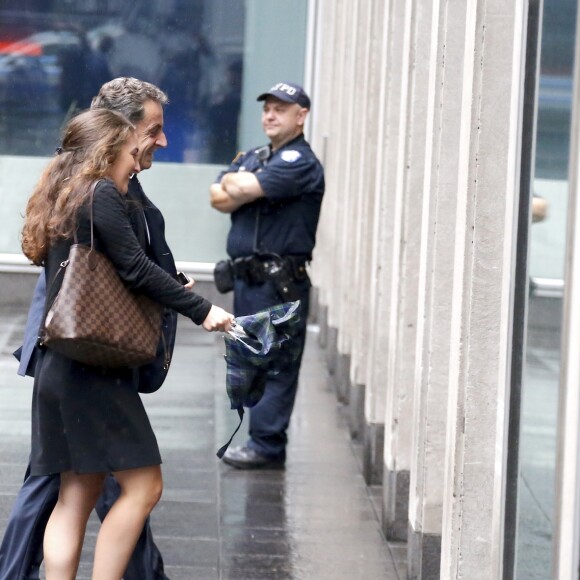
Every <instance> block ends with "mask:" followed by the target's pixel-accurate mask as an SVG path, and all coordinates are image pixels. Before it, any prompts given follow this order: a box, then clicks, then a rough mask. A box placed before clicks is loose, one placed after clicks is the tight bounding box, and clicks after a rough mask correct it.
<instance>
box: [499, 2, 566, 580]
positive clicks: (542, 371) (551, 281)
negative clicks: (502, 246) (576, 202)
mask: <svg viewBox="0 0 580 580" xmlns="http://www.w3.org/2000/svg"><path fill="white" fill-rule="evenodd" d="M575 24H576V2H575V1H574V0H553V1H552V2H544V14H543V21H542V44H541V58H540V83H539V94H538V117H537V133H536V139H537V141H536V162H535V179H534V182H533V183H534V188H533V193H534V196H536V199H535V200H534V207H535V210H534V211H533V214H535V215H534V222H535V223H533V225H532V227H531V233H530V243H531V252H530V263H529V267H530V273H531V276H532V282H531V285H530V300H529V311H528V320H527V347H526V353H525V354H526V356H525V363H524V372H523V384H522V397H521V423H520V425H521V426H520V440H519V474H518V486H517V489H518V499H517V524H516V529H517V533H516V553H515V575H514V577H515V578H516V579H518V580H545V579H546V578H551V577H552V556H553V553H552V549H553V547H552V535H553V522H554V516H555V469H556V447H557V430H558V394H559V375H560V341H561V318H562V285H561V279H562V278H563V275H564V254H565V246H566V211H567V203H568V160H569V146H570V129H571V126H570V123H571V103H572V75H573V60H574V45H575V39H576V30H575ZM537 196H539V198H538V197H537ZM538 201H540V203H538ZM558 281H559V282H560V284H558V283H557V282H558ZM510 577H511V576H510Z"/></svg>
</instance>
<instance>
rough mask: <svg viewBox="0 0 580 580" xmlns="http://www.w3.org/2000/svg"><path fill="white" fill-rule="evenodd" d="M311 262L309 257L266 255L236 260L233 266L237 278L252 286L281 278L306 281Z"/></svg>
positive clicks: (233, 261)
mask: <svg viewBox="0 0 580 580" xmlns="http://www.w3.org/2000/svg"><path fill="white" fill-rule="evenodd" d="M309 261H310V258H309V256H290V255H289V256H278V255H276V254H265V255H251V256H243V257H241V258H236V259H235V260H231V265H232V271H233V274H234V277H235V278H241V279H243V280H244V281H245V282H246V283H247V284H250V285H258V284H263V283H264V282H265V281H266V280H268V279H278V278H280V277H281V276H285V277H288V278H289V279H290V280H292V281H295V282H299V281H302V280H306V279H307V278H308V274H307V272H306V264H307V262H309Z"/></svg>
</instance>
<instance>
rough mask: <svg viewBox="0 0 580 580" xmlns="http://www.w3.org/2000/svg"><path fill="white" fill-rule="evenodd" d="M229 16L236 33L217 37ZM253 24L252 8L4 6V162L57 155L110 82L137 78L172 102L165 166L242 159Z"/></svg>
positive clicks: (0, 84) (57, 0)
mask: <svg viewBox="0 0 580 580" xmlns="http://www.w3.org/2000/svg"><path fill="white" fill-rule="evenodd" d="M226 11H227V14H226ZM225 16H227V20H228V22H229V23H230V26H231V28H230V30H229V31H228V32H229V33H228V34H227V35H216V34H209V33H208V32H207V31H209V30H212V29H213V27H214V26H215V23H216V22H219V21H221V20H223V19H224V17H225ZM244 17H245V14H244V3H243V2H217V3H216V2H211V1H209V0H146V1H145V0H136V1H132V2H126V1H122V0H53V1H50V0H36V1H32V0H20V1H18V2H17V1H14V0H4V1H3V2H2V7H1V8H0V155H29V156H30V155H31V156H36V155H40V156H44V155H51V154H52V152H53V150H54V146H55V144H56V143H57V142H58V139H59V130H60V127H61V126H62V125H63V123H65V122H66V119H67V118H68V117H69V116H70V115H72V114H74V112H75V111H78V110H80V109H83V108H86V107H88V106H89V105H90V101H91V98H92V96H93V95H94V94H95V93H96V92H97V91H98V88H99V87H100V85H101V84H102V83H103V82H105V81H106V80H108V79H110V78H114V77H116V76H135V77H138V78H141V79H143V80H147V81H149V82H152V83H154V84H156V85H158V86H159V87H161V88H162V89H163V90H164V91H166V92H167V93H168V95H169V99H170V104H169V105H168V107H167V109H166V125H167V133H168V134H170V135H171V139H170V142H169V147H168V148H167V149H166V150H163V151H161V150H160V151H159V152H158V154H157V157H156V158H157V160H158V161H172V162H203V163H226V162H228V161H229V160H231V159H232V158H233V157H234V155H235V153H236V151H237V139H238V117H239V113H240V93H241V81H242V53H243V43H244V37H243V33H244V32H243V31H244ZM232 30H233V31H235V33H234V34H232V33H231V31H232Z"/></svg>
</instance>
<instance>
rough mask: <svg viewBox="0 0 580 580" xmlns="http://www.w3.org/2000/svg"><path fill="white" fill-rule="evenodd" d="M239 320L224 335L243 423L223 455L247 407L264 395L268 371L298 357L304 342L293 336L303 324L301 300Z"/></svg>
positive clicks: (232, 394)
mask: <svg viewBox="0 0 580 580" xmlns="http://www.w3.org/2000/svg"><path fill="white" fill-rule="evenodd" d="M235 323H236V324H235V326H234V327H233V329H232V330H230V331H229V332H228V333H226V334H225V335H224V339H225V343H226V354H225V359H226V364H227V375H226V390H227V393H228V396H229V398H230V402H231V408H232V409H236V410H237V411H238V415H239V417H240V423H239V425H238V426H237V428H236V430H235V431H234V433H233V435H232V436H231V437H230V440H229V441H228V442H227V443H226V444H225V445H224V446H223V447H222V448H221V449H220V450H219V451H218V452H217V456H218V457H220V458H221V457H222V456H223V454H224V453H225V452H226V449H227V448H228V446H229V444H230V443H231V442H232V439H233V438H234V436H235V434H236V433H237V432H238V430H239V428H240V426H241V425H242V420H243V418H244V407H253V406H254V405H256V404H257V403H258V401H259V400H260V399H261V398H262V395H263V394H264V388H265V386H266V379H267V377H268V375H271V374H277V373H279V372H280V371H281V370H283V369H284V367H286V366H287V365H288V364H289V363H291V362H293V361H295V360H296V359H297V358H298V356H299V354H300V343H298V342H297V341H295V340H292V339H293V337H294V336H295V335H296V332H297V331H298V330H299V328H300V300H297V301H296V302H286V303H284V304H278V305H276V306H272V307H271V308H267V309H266V310H261V311H260V312H257V313H256V314H249V315H248V316H238V317H237V318H236V319H235Z"/></svg>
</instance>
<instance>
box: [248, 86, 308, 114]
mask: <svg viewBox="0 0 580 580" xmlns="http://www.w3.org/2000/svg"><path fill="white" fill-rule="evenodd" d="M269 96H272V97H276V98H277V99H280V100H281V101H285V102H286V103H296V104H297V105H300V106H301V107H304V108H305V109H310V98H309V97H308V95H307V94H306V93H305V92H304V89H303V88H302V87H301V86H300V85H295V84H294V83H278V84H276V85H274V86H273V87H272V88H271V89H270V90H269V91H267V92H265V93H262V94H261V95H260V96H259V97H258V98H257V99H256V100H258V101H265V100H266V98H267V97H269Z"/></svg>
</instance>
